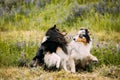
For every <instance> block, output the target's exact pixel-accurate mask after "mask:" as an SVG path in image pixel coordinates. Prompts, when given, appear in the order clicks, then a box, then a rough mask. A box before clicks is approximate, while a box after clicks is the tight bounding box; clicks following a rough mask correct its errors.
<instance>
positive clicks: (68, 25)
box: [0, 0, 120, 80]
mask: <svg viewBox="0 0 120 80" xmlns="http://www.w3.org/2000/svg"><path fill="white" fill-rule="evenodd" d="M4 1H5V2H4ZM4 1H3V3H0V7H1V8H4V6H5V5H6V6H8V10H4V14H3V15H1V14H0V79H1V78H2V79H13V78H14V79H20V80H21V79H23V78H26V77H21V76H20V74H21V72H23V73H24V75H25V76H28V77H27V78H26V79H31V77H30V75H33V73H34V74H35V75H33V77H34V76H35V77H36V76H37V78H39V76H40V75H41V74H44V75H45V74H46V73H47V72H45V71H43V70H41V69H40V70H41V71H39V69H37V70H36V71H29V69H28V68H27V69H26V68H25V69H24V68H22V69H21V68H17V66H18V65H19V64H20V62H19V60H20V58H22V57H21V54H22V53H24V54H25V55H26V58H25V59H26V60H27V64H29V62H30V61H31V60H32V58H33V57H34V56H35V54H36V52H37V49H38V47H39V46H40V42H41V40H42V38H43V36H44V34H45V32H46V30H47V29H48V28H50V27H52V26H53V25H54V24H57V28H59V29H60V30H61V31H62V30H65V31H66V32H67V33H69V34H72V35H73V34H74V33H77V31H78V30H79V29H80V28H81V27H85V28H88V29H89V30H90V33H91V34H92V35H91V37H92V38H93V48H92V50H91V53H92V54H93V55H95V56H96V57H97V58H98V60H99V63H98V64H97V65H96V67H95V69H94V72H95V73H94V72H93V74H97V73H99V75H96V76H97V78H96V77H95V78H94V77H93V76H92V77H91V75H90V74H91V73H90V74H89V73H87V74H88V75H86V72H83V75H81V74H82V73H81V74H79V73H77V74H70V75H69V73H65V72H64V71H60V72H57V74H56V72H50V73H48V74H46V76H48V75H50V74H51V75H52V76H57V77H52V78H55V79H58V78H59V79H65V80H68V79H69V80H70V79H71V80H72V79H73V78H74V79H88V78H89V77H88V76H90V77H91V78H90V79H98V80H102V79H103V80H104V79H106V76H107V77H112V78H108V79H111V80H112V79H113V77H115V76H116V75H117V76H118V75H119V73H120V72H119V68H116V67H117V66H118V65H120V51H118V50H117V47H116V45H118V44H119V45H120V37H119V36H120V11H119V10H117V9H118V8H117V7H119V6H120V4H119V3H120V1H119V0H104V1H103V0H66V1H65V0H51V2H49V0H34V2H33V3H32V2H31V3H25V2H24V0H21V1H20V2H17V4H13V3H14V2H12V1H10V2H9V1H8V0H4ZM15 1H17V0H15ZM105 1H106V2H105ZM94 6H97V7H99V8H100V9H96V7H94ZM79 10H80V11H79ZM101 10H102V11H101ZM10 66H11V67H10ZM112 66H114V67H112ZM4 67H5V68H4ZM6 67H7V68H6ZM111 67H112V69H114V70H115V71H118V72H117V73H114V72H111V73H110V72H109V71H110V70H111ZM6 72H8V73H7V74H6ZM14 72H15V73H16V74H17V76H16V77H14V75H15V74H13V75H11V73H14ZM19 72H20V73H19ZM1 74H2V75H1ZM63 74H65V75H64V76H62V75H63ZM67 75H69V76H68V77H66V76H67ZM84 75H85V77H84ZM101 75H102V76H101ZM42 76H43V75H42ZM79 76H80V77H79ZM103 76H104V77H103ZM43 77H44V76H43ZM48 77H50V76H48ZM50 78H51V77H50ZM40 79H41V78H40ZM45 79H46V78H45ZM115 79H119V78H115Z"/></svg>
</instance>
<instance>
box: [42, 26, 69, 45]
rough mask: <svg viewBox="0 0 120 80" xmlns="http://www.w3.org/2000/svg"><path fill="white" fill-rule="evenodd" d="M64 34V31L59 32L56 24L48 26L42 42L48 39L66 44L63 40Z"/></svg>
mask: <svg viewBox="0 0 120 80" xmlns="http://www.w3.org/2000/svg"><path fill="white" fill-rule="evenodd" d="M65 35H66V33H65V32H61V31H60V30H59V29H57V28H56V25H54V26H53V27H51V28H49V29H48V30H47V32H46V34H45V37H44V38H43V41H42V43H43V42H45V41H49V42H51V41H52V42H58V43H60V44H62V43H64V44H67V41H66V40H65V38H64V36H65Z"/></svg>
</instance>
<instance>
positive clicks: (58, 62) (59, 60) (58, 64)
mask: <svg viewBox="0 0 120 80" xmlns="http://www.w3.org/2000/svg"><path fill="white" fill-rule="evenodd" d="M60 62H61V59H60V57H59V58H58V60H57V64H56V68H59V67H60Z"/></svg>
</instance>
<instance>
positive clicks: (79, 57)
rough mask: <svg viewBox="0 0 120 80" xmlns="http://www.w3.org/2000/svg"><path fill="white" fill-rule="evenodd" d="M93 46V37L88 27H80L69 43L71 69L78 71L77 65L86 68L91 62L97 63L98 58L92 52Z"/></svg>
mask: <svg viewBox="0 0 120 80" xmlns="http://www.w3.org/2000/svg"><path fill="white" fill-rule="evenodd" d="M91 48H92V39H91V37H90V35H89V31H88V29H80V30H79V31H78V33H77V34H76V35H75V36H74V37H73V40H72V41H71V42H70V43H69V44H68V47H67V50H68V54H69V67H70V71H71V72H73V73H75V72H76V65H78V64H79V66H81V67H83V68H85V66H86V65H89V63H91V62H93V63H97V62H98V59H97V58H96V57H95V56H93V55H92V54H91V53H90V50H91Z"/></svg>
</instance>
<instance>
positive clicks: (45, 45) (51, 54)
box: [31, 25, 68, 70]
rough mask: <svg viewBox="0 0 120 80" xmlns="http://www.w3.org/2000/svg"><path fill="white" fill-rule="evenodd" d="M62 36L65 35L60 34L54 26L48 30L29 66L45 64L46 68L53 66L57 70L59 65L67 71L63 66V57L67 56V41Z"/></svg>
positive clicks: (64, 61)
mask: <svg viewBox="0 0 120 80" xmlns="http://www.w3.org/2000/svg"><path fill="white" fill-rule="evenodd" d="M64 35H65V34H62V32H60V31H59V30H58V29H57V28H56V25H54V26H53V27H51V28H50V29H48V31H47V32H46V34H45V36H44V38H43V40H42V43H41V46H40V48H39V49H38V52H37V53H36V56H35V57H34V58H33V60H32V64H31V66H36V65H37V64H40V65H41V64H44V63H45V64H46V66H47V67H48V68H49V67H53V66H56V68H59V66H60V64H61V65H62V66H63V67H64V69H65V70H67V68H66V64H65V63H66V60H64V59H65V58H64V57H65V56H66V55H67V54H68V52H67V47H66V46H67V41H66V40H65V38H64ZM56 53H60V54H56ZM60 56H61V57H60ZM64 64H65V65H64Z"/></svg>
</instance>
